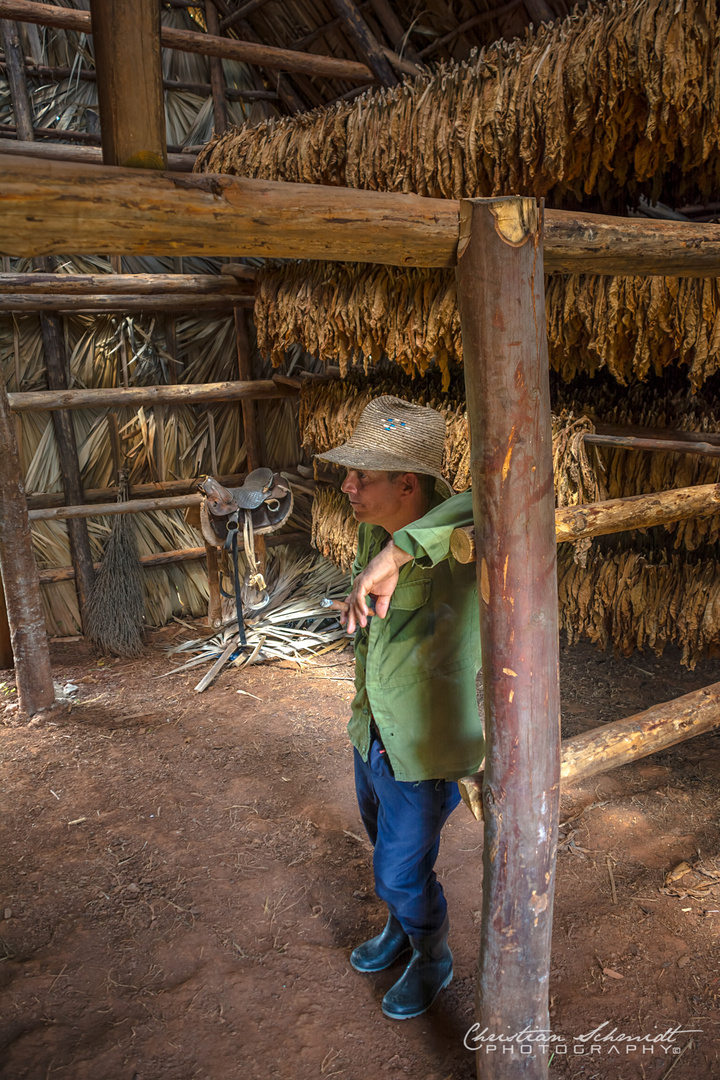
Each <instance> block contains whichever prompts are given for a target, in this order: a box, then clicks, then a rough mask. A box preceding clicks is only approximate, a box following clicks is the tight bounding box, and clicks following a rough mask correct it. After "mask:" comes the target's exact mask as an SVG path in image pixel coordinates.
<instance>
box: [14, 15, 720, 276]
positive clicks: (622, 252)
mask: <svg viewBox="0 0 720 1080" xmlns="http://www.w3.org/2000/svg"><path fill="white" fill-rule="evenodd" d="M2 2H3V0H0V4H1V3H2ZM67 10H70V9H67ZM500 205H502V204H500ZM464 243H465V238H464V237H461V236H460V225H459V203H458V202H456V201H455V200H453V199H425V198H422V197H421V196H419V195H404V194H399V193H395V192H379V191H362V190H358V189H355V188H340V187H324V186H321V185H316V184H289V183H284V182H281V181H270V180H250V179H244V178H240V177H235V176H228V175H225V174H222V175H215V174H207V173H206V174H202V175H198V176H187V177H186V176H177V175H173V174H172V173H155V172H151V171H147V170H140V169H119V168H112V167H108V166H102V167H101V166H97V167H88V166H84V165H79V164H74V163H70V162H63V161H57V162H41V161H33V160H31V159H29V158H26V159H24V160H23V161H22V163H19V162H18V161H17V159H15V160H13V159H11V158H8V157H6V156H3V155H0V254H2V255H11V256H31V255H54V254H64V253H66V252H68V251H92V252H94V253H95V254H98V255H106V254H113V255H117V254H122V255H205V256H231V257H234V258H237V257H245V256H255V257H262V258H296V259H329V260H339V261H357V262H371V263H385V264H387V265H390V266H454V265H455V263H456V261H457V251H458V246H460V247H461V248H462V245H463V244H464ZM545 270H546V271H547V272H550V273H551V272H556V271H562V272H570V271H572V272H577V273H606V274H635V273H638V274H660V273H662V274H679V275H684V276H691V277H692V276H695V277H706V276H719V277H720V225H707V224H693V223H688V224H685V223H682V222H675V221H655V220H650V219H647V220H645V219H640V218H609V217H608V218H605V217H602V216H600V215H598V214H584V213H582V214H571V213H566V212H565V211H560V210H547V211H546V213H545Z"/></svg>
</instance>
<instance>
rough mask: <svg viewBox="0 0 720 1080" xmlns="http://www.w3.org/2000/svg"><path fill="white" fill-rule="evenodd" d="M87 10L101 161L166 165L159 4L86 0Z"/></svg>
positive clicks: (144, 0)
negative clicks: (90, 27) (90, 20)
mask: <svg viewBox="0 0 720 1080" xmlns="http://www.w3.org/2000/svg"><path fill="white" fill-rule="evenodd" d="M90 11H91V16H92V25H93V48H94V53H95V63H96V66H97V67H96V74H97V91H98V106H99V110H100V131H101V133H102V150H103V161H104V162H105V164H106V165H127V166H132V167H133V168H140V169H167V141H166V138H165V97H164V93H163V72H162V58H161V54H160V5H159V4H158V2H157V0H90ZM130 57H132V62H129V58H130Z"/></svg>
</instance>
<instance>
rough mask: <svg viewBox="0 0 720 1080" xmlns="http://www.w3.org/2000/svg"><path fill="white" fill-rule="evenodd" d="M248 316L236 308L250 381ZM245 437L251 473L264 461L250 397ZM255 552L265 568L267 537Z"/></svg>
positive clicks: (242, 365) (244, 376)
mask: <svg viewBox="0 0 720 1080" xmlns="http://www.w3.org/2000/svg"><path fill="white" fill-rule="evenodd" d="M247 318H248V316H247V315H246V313H245V311H244V310H243V309H242V308H235V335H236V338H237V357H238V378H239V379H241V380H242V381H247V382H250V381H251V380H252V377H253V362H252V354H251V352H250V338H249V335H248V327H247V321H246V320H247ZM242 418H243V438H244V440H245V452H246V454H247V459H246V467H247V471H248V472H249V473H250V472H252V471H253V469H259V468H260V466H261V463H262V452H261V439H260V429H259V425H258V412H257V408H256V406H255V402H254V401H252V400H251V399H250V398H247V399H245V400H243V402H242ZM255 552H256V554H257V557H258V562H259V563H260V567H261V569H262V570H264V569H265V538H264V537H262V536H258V537H257V539H256V540H255Z"/></svg>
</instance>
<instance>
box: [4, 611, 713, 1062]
mask: <svg viewBox="0 0 720 1080" xmlns="http://www.w3.org/2000/svg"><path fill="white" fill-rule="evenodd" d="M187 634H188V632H187V631H186V630H185V629H183V628H182V627H178V626H177V625H176V626H174V627H172V628H168V629H166V630H165V631H162V632H156V633H155V634H153V635H152V636H151V639H150V647H149V649H148V652H147V656H146V657H144V658H143V659H142V660H140V661H138V662H127V661H122V662H112V661H109V662H108V661H101V660H98V659H97V658H96V657H95V656H93V655H92V653H91V652H90V650H89V649H88V648H87V647H86V646H85V645H84V644H83V643H82V642H74V643H73V642H70V643H62V644H59V643H58V644H55V645H54V646H53V660H54V665H55V668H54V670H55V674H56V676H57V678H58V681H59V682H60V683H62V684H64V683H67V682H68V681H72V682H74V683H75V684H77V686H78V687H79V689H78V691H77V693H76V695H75V697H76V703H75V704H73V705H72V706H63V707H59V708H56V709H55V710H54V711H53V713H52V714H51V715H49V716H47V715H44V716H43V717H42V718H41V719H40V720H39V721H33V722H31V723H30V724H28V723H27V720H25V722H23V720H22V718H21V717H18V715H17V712H16V711H14V710H13V708H12V699H13V696H14V695H13V687H12V673H10V672H6V673H4V676H3V675H2V674H0V684H3V683H4V685H3V686H2V688H1V689H0V701H2V703H3V704H2V705H0V721H2V720H3V718H4V726H0V741H1V748H2V764H1V766H0V776H1V777H2V785H3V796H2V807H3V814H2V820H1V821H0V917H1V918H2V922H0V1002H1V1005H0V1025H1V1038H2V1046H3V1052H2V1065H1V1066H0V1069H1V1071H0V1075H1V1076H2V1077H3V1078H4V1080H21V1078H23V1080H24V1078H27V1080H50V1078H51V1077H57V1078H58V1080H63V1078H68V1080H70V1078H72V1080H191V1078H203V1080H230V1078H235V1077H242V1078H243V1080H245V1078H247V1080H275V1078H278V1080H279V1078H282V1080H285V1078H287V1080H310V1078H316V1077H320V1078H322V1077H331V1076H343V1077H345V1078H346V1080H360V1078H363V1080H364V1078H367V1077H382V1076H389V1077H401V1076H412V1077H413V1078H414V1080H471V1078H473V1077H474V1076H475V1055H474V1053H472V1052H471V1051H470V1050H468V1049H466V1048H465V1046H464V1045H463V1041H464V1037H465V1034H466V1032H467V1031H468V1029H469V1028H470V1026H471V1024H472V1023H473V1022H474V1014H473V993H474V989H473V987H474V971H475V965H476V954H477V948H478V937H479V921H480V897H481V878H482V868H481V856H482V828H481V826H479V825H478V824H477V823H476V822H475V821H474V820H473V819H472V818H471V816H470V814H469V812H468V811H467V810H466V809H465V807H464V806H461V807H460V808H459V809H458V810H457V811H456V813H455V814H454V815H453V817H452V818H451V819H450V822H449V823H448V826H447V828H446V830H445V833H444V842H443V846H442V848H441V853H440V860H439V872H440V875H441V877H442V881H443V884H444V887H445V889H446V893H447V895H448V899H449V903H450V910H451V917H452V936H451V944H452V947H453V950H454V953H455V978H454V981H453V983H452V985H451V986H450V987H449V989H448V990H447V991H445V992H444V993H443V995H442V996H441V998H440V999H439V1000H438V1002H437V1003H436V1005H435V1006H434V1007H433V1009H432V1010H431V1012H430V1013H428V1014H426V1015H425V1016H424V1017H421V1018H419V1019H417V1020H412V1021H408V1022H405V1023H397V1022H393V1021H390V1020H386V1019H385V1018H384V1017H383V1016H382V1014H381V1012H380V999H381V997H382V995H383V993H384V992H385V990H386V989H387V988H388V987H389V986H390V985H391V984H392V982H393V981H394V980H395V979H396V978H397V977H398V975H399V973H400V971H401V970H402V969H401V968H400V969H398V968H395V969H393V970H391V971H388V972H384V973H381V974H379V975H375V976H360V975H358V974H357V973H355V972H354V971H353V970H352V969H351V967H350V964H349V962H348V955H349V951H350V949H351V947H352V946H353V945H354V944H356V943H358V942H359V941H361V940H363V939H364V938H366V937H367V936H369V935H371V934H372V933H374V932H376V931H377V929H378V928H379V927H380V926H381V925H382V924H383V923H384V914H383V911H382V909H381V905H380V904H379V902H378V901H377V900H376V898H375V896H374V893H373V885H372V874H371V866H370V848H369V845H368V842H367V840H366V839H365V838H364V834H363V832H362V826H361V824H360V821H359V817H358V814H357V811H356V808H355V805H354V799H353V790H352V781H351V763H352V758H351V753H350V748H349V745H348V742H347V739H346V736H345V730H344V729H345V723H346V716H347V711H348V702H349V701H350V699H351V696H352V683H351V672H352V667H351V659H350V656H349V654H348V653H338V652H335V653H330V654H328V655H327V656H326V657H324V658H323V662H322V663H321V662H316V663H313V664H309V665H307V666H306V667H305V669H304V670H302V671H301V670H299V669H298V668H297V667H296V666H295V665H292V664H284V665H277V664H274V665H269V666H262V667H254V668H251V669H248V670H247V671H243V670H235V671H229V672H226V673H224V674H223V675H221V677H220V679H219V680H218V682H217V684H216V685H215V686H214V687H213V688H211V689H210V690H208V691H207V692H206V693H204V694H202V695H197V694H195V693H193V689H192V688H193V686H194V684H195V682H196V681H197V679H198V674H197V672H195V673H193V674H191V675H184V676H177V675H176V676H171V677H169V678H159V676H161V675H163V674H164V673H165V672H167V671H168V670H170V668H171V666H172V664H171V662H170V660H169V658H168V657H167V656H166V654H165V652H164V649H165V647H166V646H167V645H168V644H169V643H170V642H171V641H172V640H174V639H176V638H177V636H178V635H179V636H180V637H182V636H183V635H187ZM188 636H189V635H188ZM718 679H720V663H718V662H717V661H713V662H708V663H706V664H704V665H702V666H701V667H699V668H698V669H697V670H696V671H695V672H692V673H690V672H687V671H685V670H684V669H683V668H681V667H680V665H679V663H678V661H677V657H676V656H670V655H668V656H666V657H665V658H663V659H662V660H656V659H654V658H652V657H647V656H646V657H635V658H632V659H630V660H617V659H613V658H612V657H611V656H608V655H603V654H599V653H597V652H596V651H595V650H594V649H593V648H591V647H590V646H579V647H577V646H576V647H574V648H572V649H569V650H568V649H565V650H563V655H562V682H563V713H564V728H565V731H564V734H565V735H571V734H575V733H577V732H579V731H582V730H585V729H587V728H589V727H593V726H595V725H597V724H600V723H603V722H606V721H609V720H614V719H618V718H620V717H622V716H627V715H629V714H631V713H633V712H636V711H639V710H640V709H642V708H646V707H647V706H649V705H650V704H652V703H655V702H658V701H663V700H668V699H670V698H673V697H675V696H677V695H678V694H681V693H685V692H687V691H689V690H692V689H697V688H699V687H701V686H704V685H707V684H708V683H710V682H714V681H716V680H718ZM241 691H242V692H241ZM5 702H9V703H11V707H10V708H9V709H7V710H5V712H4V717H3V709H4V703H5ZM719 777H720V739H718V737H716V736H704V737H702V738H699V739H696V740H694V741H691V742H688V743H685V744H684V745H681V746H680V747H678V748H676V749H673V750H670V751H666V752H664V753H661V754H657V755H655V756H654V757H652V758H648V759H646V760H644V761H642V762H640V763H638V764H636V765H633V766H625V767H624V768H622V769H619V770H617V771H615V772H614V773H612V774H609V775H607V776H605V777H602V778H595V779H593V780H591V781H587V782H585V783H584V784H582V785H579V786H578V787H576V788H575V789H573V791H572V793H571V794H566V795H565V796H564V797H563V806H562V815H561V821H562V822H563V823H564V824H563V827H562V830H561V837H562V843H561V847H560V853H559V857H558V883H557V899H556V907H555V932H554V942H553V966H552V978H551V999H552V1022H553V1030H554V1032H555V1033H556V1034H559V1035H562V1036H563V1039H564V1041H563V1042H559V1043H556V1044H555V1046H554V1047H552V1048H551V1049H550V1050H549V1051H548V1056H550V1055H551V1054H552V1053H553V1052H554V1057H553V1058H552V1062H551V1067H550V1074H551V1076H559V1077H578V1078H582V1080H605V1078H619V1080H624V1078H630V1077H642V1078H646V1080H660V1078H665V1077H666V1076H668V1075H669V1074H670V1072H671V1075H672V1080H700V1078H716V1077H720V1056H719V1051H720V1028H719V1026H718V1025H719V1024H720V1014H719V1013H718V1009H717V998H718V994H720V965H719V964H718V959H719V957H720V948H719V943H718V927H720V885H713V884H712V882H713V879H714V878H715V877H716V875H715V870H716V868H717V869H718V871H719V872H720V817H719V814H720V787H719V785H718V778H719ZM696 860H698V861H696ZM682 861H686V862H688V863H690V864H692V865H693V866H694V869H693V870H692V871H691V872H690V873H686V874H685V875H684V876H682V877H678V879H677V880H675V881H673V882H671V883H670V884H669V885H668V884H667V883H666V875H668V873H669V872H671V871H673V869H674V868H675V867H677V866H678V864H679V863H681V862H682ZM718 876H720V874H719V875H718ZM613 888H614V890H615V899H616V902H615V899H614V897H613ZM601 1025H604V1026H602V1027H601ZM596 1028H600V1031H599V1032H598V1035H599V1036H600V1035H609V1036H610V1037H609V1038H608V1039H607V1040H606V1041H604V1042H601V1041H598V1040H595V1041H589V1040H586V1041H582V1040H581V1039H580V1038H579V1037H580V1036H582V1035H586V1036H587V1035H588V1034H589V1033H590V1032H591V1031H593V1030H594V1029H596ZM613 1029H614V1030H613ZM668 1029H672V1030H673V1031H675V1029H681V1031H679V1032H677V1033H675V1034H672V1032H671V1033H670V1034H666V1035H665V1039H664V1041H663V1040H661V1041H659V1042H650V1041H644V1042H639V1041H637V1039H634V1041H632V1042H630V1044H629V1046H628V1043H627V1041H623V1040H622V1039H621V1038H620V1037H621V1036H622V1035H630V1036H633V1037H636V1036H642V1035H650V1036H654V1037H657V1036H662V1035H663V1033H667V1031H668ZM689 1029H692V1030H693V1031H694V1033H690V1031H689ZM496 1046H497V1044H496ZM630 1047H632V1049H631V1048H630ZM491 1052H492V1053H501V1052H502V1047H500V1046H497V1049H495V1050H488V1049H487V1048H485V1053H491ZM505 1052H506V1053H510V1052H512V1053H515V1054H516V1055H517V1054H519V1052H520V1048H519V1047H517V1046H513V1047H511V1049H510V1050H508V1048H507V1047H506V1050H505ZM536 1052H538V1051H536Z"/></svg>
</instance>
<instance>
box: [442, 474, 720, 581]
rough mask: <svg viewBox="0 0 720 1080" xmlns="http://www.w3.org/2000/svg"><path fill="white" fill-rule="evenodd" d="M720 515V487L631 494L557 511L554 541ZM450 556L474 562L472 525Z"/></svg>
mask: <svg viewBox="0 0 720 1080" xmlns="http://www.w3.org/2000/svg"><path fill="white" fill-rule="evenodd" d="M718 512H720V484H699V485H697V486H696V487H687V488H673V489H671V490H670V491H660V492H658V493H657V494H652V495H631V496H630V497H629V498H626V499H607V500H606V501H605V502H597V503H585V504H584V505H581V506H561V507H558V508H557V509H556V511H555V538H556V540H557V542H558V544H562V543H566V542H568V541H573V540H581V539H582V538H583V537H585V536H607V535H609V534H611V533H617V532H625V531H626V530H628V529H649V528H652V526H654V525H669V524H671V523H672V522H673V521H686V520H687V519H688V518H694V517H703V516H704V515H707V514H716V513H718ZM450 553H451V554H452V556H453V558H454V559H456V560H457V562H459V563H470V562H472V561H473V560H474V559H475V529H474V526H472V525H469V526H467V527H466V528H463V529H455V530H454V531H453V534H452V536H451V538H450Z"/></svg>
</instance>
